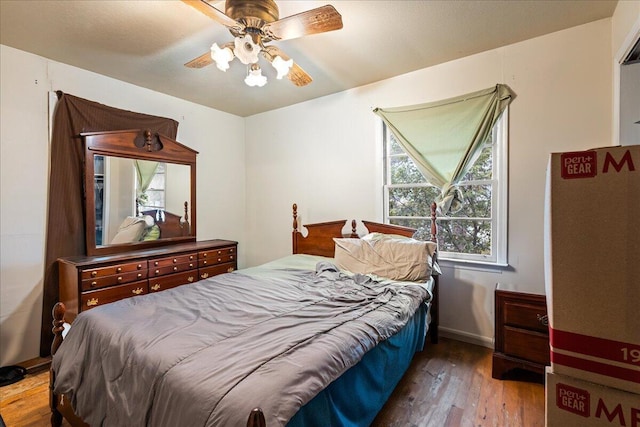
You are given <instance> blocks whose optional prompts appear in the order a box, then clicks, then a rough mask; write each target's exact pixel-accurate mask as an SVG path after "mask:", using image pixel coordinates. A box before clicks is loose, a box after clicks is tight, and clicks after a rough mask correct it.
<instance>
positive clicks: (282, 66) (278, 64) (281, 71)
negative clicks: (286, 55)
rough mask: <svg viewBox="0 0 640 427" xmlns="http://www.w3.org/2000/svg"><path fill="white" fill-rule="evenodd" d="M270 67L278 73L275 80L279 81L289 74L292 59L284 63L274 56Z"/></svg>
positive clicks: (280, 58)
mask: <svg viewBox="0 0 640 427" xmlns="http://www.w3.org/2000/svg"><path fill="white" fill-rule="evenodd" d="M271 65H273V68H275V69H276V71H277V72H278V75H277V79H278V80H280V79H282V78H283V77H285V76H286V75H287V74H289V70H290V69H291V67H293V59H289V60H288V61H285V60H284V59H282V57H281V56H276V57H275V58H273V61H272V62H271Z"/></svg>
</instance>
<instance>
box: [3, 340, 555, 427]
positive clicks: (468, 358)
mask: <svg viewBox="0 0 640 427" xmlns="http://www.w3.org/2000/svg"><path fill="white" fill-rule="evenodd" d="M491 353H492V352H491V350H490V349H488V348H484V347H479V346H475V345H472V344H467V343H462V342H459V341H454V340H449V339H446V338H442V339H441V340H440V343H439V344H437V345H429V346H428V347H427V349H425V351H423V352H420V353H418V354H416V356H415V357H414V360H413V362H412V364H411V367H410V368H409V370H408V372H407V374H406V375H405V376H404V378H403V380H402V381H401V382H400V384H398V386H397V387H396V389H395V391H394V393H393V394H392V396H391V398H390V399H389V401H388V402H387V404H386V405H385V407H384V408H383V409H382V411H381V412H380V413H379V414H378V417H377V418H376V419H375V421H374V423H373V425H372V427H458V426H460V427H536V426H540V427H542V426H544V386H543V385H542V382H541V381H542V378H541V377H537V376H530V375H526V374H523V375H522V376H520V377H519V379H520V380H518V381H513V380H503V381H500V380H494V379H493V378H491ZM535 381H538V382H535ZM48 390H49V373H48V371H42V372H40V373H37V374H34V375H27V377H26V378H25V379H24V380H22V381H20V382H18V383H15V384H12V385H10V386H5V387H2V388H0V414H1V415H2V418H3V419H4V422H5V423H6V425H7V427H41V426H48V425H49V415H50V412H49V406H48V405H49V400H48V399H49V394H48ZM63 426H69V424H68V423H67V422H66V421H65V422H64V423H63Z"/></svg>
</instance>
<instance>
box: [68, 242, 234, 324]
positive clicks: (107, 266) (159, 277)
mask: <svg viewBox="0 0 640 427" xmlns="http://www.w3.org/2000/svg"><path fill="white" fill-rule="evenodd" d="M237 247H238V243H237V242H234V241H230V240H220V239H216V240H206V241H201V242H190V243H182V244H177V245H171V246H163V247H158V248H154V249H145V250H136V251H131V252H122V253H118V254H113V255H105V256H74V257H65V258H59V259H58V267H59V286H60V301H61V302H63V303H64V305H65V306H66V308H67V311H66V318H65V319H66V320H67V321H68V322H72V321H73V320H74V319H75V317H76V316H77V315H78V313H80V312H82V311H85V310H90V309H92V308H94V307H97V306H99V305H103V304H107V303H110V302H114V301H118V300H121V299H123V298H130V297H134V296H137V295H144V294H147V293H150V292H159V291H162V290H165V289H170V288H173V287H176V286H180V285H184V284H187V283H193V282H196V281H198V280H201V279H206V278H207V277H211V276H215V275H217V274H222V273H228V272H231V271H234V270H236V269H237V267H238V265H237V257H236V252H237Z"/></svg>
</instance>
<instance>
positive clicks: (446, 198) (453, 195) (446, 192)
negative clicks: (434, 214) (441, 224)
mask: <svg viewBox="0 0 640 427" xmlns="http://www.w3.org/2000/svg"><path fill="white" fill-rule="evenodd" d="M435 202H436V205H438V207H437V209H438V211H439V212H440V214H441V215H448V214H450V213H456V212H458V211H459V210H460V209H462V206H463V205H464V196H463V194H462V190H460V187H458V186H457V185H452V184H445V186H444V187H443V188H442V191H441V192H440V194H439V195H438V197H436V200H435Z"/></svg>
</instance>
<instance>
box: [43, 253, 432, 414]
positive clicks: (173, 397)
mask: <svg viewBox="0 0 640 427" xmlns="http://www.w3.org/2000/svg"><path fill="white" fill-rule="evenodd" d="M427 299H428V292H427V291H426V290H425V289H424V288H422V287H420V286H407V285H406V284H405V285H394V284H386V285H383V284H380V283H377V282H375V281H373V280H371V279H369V278H368V277H366V276H355V277H352V278H350V277H347V276H345V275H344V274H341V273H338V272H337V269H336V268H335V267H334V266H333V265H331V264H329V263H325V264H319V265H318V270H317V271H316V272H315V273H314V272H311V271H295V270H289V271H285V270H279V271H274V274H273V277H272V278H270V279H269V280H266V279H264V278H263V277H260V278H256V277H251V276H248V275H244V274H242V272H234V273H229V274H224V275H221V276H216V277H213V278H210V279H208V280H204V281H200V282H196V283H194V284H190V285H184V286H181V287H179V288H175V289H170V290H167V291H163V292H159V293H155V294H149V295H143V296H138V297H135V298H129V299H126V300H122V301H119V302H116V303H113V304H107V305H105V306H102V307H97V308H94V309H92V310H89V311H86V312H83V313H81V314H80V315H79V316H78V317H77V318H76V320H75V322H74V323H73V327H72V328H71V330H70V332H69V333H68V335H67V337H66V339H65V341H64V343H63V344H62V346H61V347H60V349H59V351H58V352H57V353H56V355H55V356H54V358H53V368H54V370H55V372H56V382H55V392H56V393H64V394H65V397H66V398H69V399H71V403H72V405H73V406H74V408H75V410H76V413H77V414H78V415H80V416H81V417H82V418H83V419H84V420H85V421H86V422H88V423H89V424H90V425H92V426H153V427H159V426H171V427H176V426H225V427H226V426H244V425H246V421H247V417H248V414H249V412H250V410H251V409H253V408H254V407H260V408H262V409H263V410H264V413H265V416H266V418H267V425H268V426H270V427H271V426H278V425H285V424H286V423H287V421H288V420H289V419H290V418H291V417H292V416H293V415H294V414H295V413H296V411H297V410H298V409H299V408H300V407H301V406H302V405H304V404H305V403H307V402H308V401H309V400H311V399H312V398H313V397H314V396H315V395H316V394H317V393H318V392H319V391H320V390H322V389H323V388H324V387H326V386H327V385H328V384H329V383H330V382H331V381H333V380H334V379H336V378H337V377H338V376H340V374H342V373H343V372H344V371H345V370H347V369H348V368H349V367H351V366H353V365H354V364H356V363H357V362H358V361H359V360H360V359H361V358H362V356H363V355H364V353H365V352H367V351H368V350H370V349H371V348H373V347H374V346H375V345H376V344H377V343H378V342H380V341H382V340H384V339H386V338H388V337H389V336H391V335H393V334H394V333H396V332H397V331H398V330H399V329H400V328H402V327H403V326H404V325H405V324H406V323H407V321H408V319H409V318H410V317H411V316H412V315H413V314H414V312H415V311H416V309H417V308H418V306H419V305H420V304H421V303H423V302H424V301H426V300H427Z"/></svg>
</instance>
